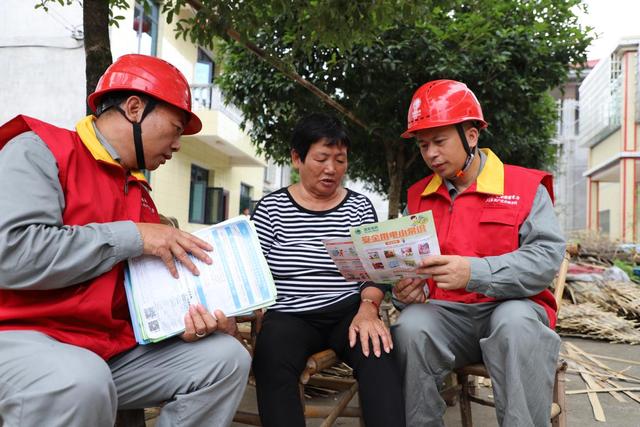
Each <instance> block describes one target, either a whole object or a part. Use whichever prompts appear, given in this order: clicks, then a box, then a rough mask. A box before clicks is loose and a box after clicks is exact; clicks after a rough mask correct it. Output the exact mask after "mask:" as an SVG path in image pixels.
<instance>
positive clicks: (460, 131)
mask: <svg viewBox="0 0 640 427" xmlns="http://www.w3.org/2000/svg"><path fill="white" fill-rule="evenodd" d="M456 130H457V131H458V135H459V136H460V140H461V141H462V146H463V147H464V151H466V152H467V159H466V160H465V161H464V165H463V166H462V169H460V170H458V172H456V174H455V176H454V177H453V178H451V179H452V180H454V179H458V178H461V177H463V176H464V174H465V173H466V172H467V171H468V170H469V168H470V167H471V163H473V159H474V158H475V156H476V150H477V149H478V146H477V145H476V146H475V147H473V150H471V147H469V142H468V141H467V135H465V133H464V127H463V126H462V123H456Z"/></svg>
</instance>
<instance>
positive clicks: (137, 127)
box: [115, 98, 157, 170]
mask: <svg viewBox="0 0 640 427" xmlns="http://www.w3.org/2000/svg"><path fill="white" fill-rule="evenodd" d="M156 104H157V102H156V100H155V99H153V98H149V100H148V101H147V105H146V106H145V107H144V111H143V112H142V117H141V118H140V121H139V122H134V121H133V120H129V118H128V117H127V114H126V113H125V112H124V110H123V109H122V108H120V106H119V105H115V107H116V109H117V110H118V111H120V114H122V115H123V116H124V118H125V119H126V120H127V121H128V122H129V123H131V126H132V127H133V146H134V148H135V150H136V162H137V163H138V170H142V169H146V165H145V162H144V149H143V146H142V121H143V120H144V119H145V117H147V115H148V114H149V113H150V112H151V111H152V110H153V109H154V108H155V106H156Z"/></svg>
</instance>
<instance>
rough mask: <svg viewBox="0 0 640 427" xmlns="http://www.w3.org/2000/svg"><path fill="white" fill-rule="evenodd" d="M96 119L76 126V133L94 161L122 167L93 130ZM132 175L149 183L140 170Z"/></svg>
mask: <svg viewBox="0 0 640 427" xmlns="http://www.w3.org/2000/svg"><path fill="white" fill-rule="evenodd" d="M95 119H96V117H95V116H87V117H85V118H83V119H81V120H80V121H79V122H78V123H77V124H76V131H77V132H78V135H79V136H80V139H81V140H82V143H83V144H84V146H85V147H87V149H88V150H89V152H90V153H91V155H92V156H93V158H94V159H96V160H100V161H103V162H105V163H110V164H112V165H117V166H120V167H122V166H121V165H120V163H118V162H116V161H115V160H114V159H113V157H111V155H110V154H109V152H108V151H107V149H106V148H104V145H102V143H101V142H100V140H99V139H98V137H97V136H96V132H95V129H94V128H93V122H94V120H95ZM131 175H133V176H134V177H136V179H138V180H140V181H145V182H146V181H147V180H146V178H145V177H144V174H143V173H142V172H140V171H139V170H134V171H131Z"/></svg>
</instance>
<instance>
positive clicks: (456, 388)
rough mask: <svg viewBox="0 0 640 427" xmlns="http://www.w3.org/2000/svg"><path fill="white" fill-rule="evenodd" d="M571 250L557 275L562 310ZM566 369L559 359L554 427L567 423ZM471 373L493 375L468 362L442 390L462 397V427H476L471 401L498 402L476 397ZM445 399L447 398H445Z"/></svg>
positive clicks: (552, 405) (557, 301) (556, 289)
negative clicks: (452, 382) (455, 381)
mask: <svg viewBox="0 0 640 427" xmlns="http://www.w3.org/2000/svg"><path fill="white" fill-rule="evenodd" d="M572 253H577V248H574V247H568V248H567V252H566V253H565V256H564V259H563V261H562V264H561V266H560V271H559V272H558V276H557V278H556V285H555V291H554V297H555V300H556V304H557V305H558V311H560V304H561V303H562V293H563V292H564V286H565V281H566V279H567V270H568V269H569V258H570V256H571V254H572ZM566 371H567V362H566V361H564V360H562V359H561V360H559V361H558V366H557V368H556V375H555V379H554V384H553V402H552V404H551V425H552V426H553V427H566V425H567V410H566V399H565V373H566ZM472 376H476V377H483V378H490V377H489V372H488V371H487V368H486V366H485V365H484V364H482V363H476V364H473V365H467V366H464V367H462V368H459V369H456V370H455V377H456V380H457V384H453V385H452V386H450V387H448V388H447V389H445V390H444V392H443V393H444V394H447V395H449V396H451V395H454V396H455V395H456V394H458V395H457V397H458V398H459V399H460V417H461V419H462V426H463V427H472V426H473V420H472V416H471V402H475V403H478V404H480V405H485V406H492V407H495V403H494V402H493V400H490V399H485V398H482V397H479V396H477V394H476V387H475V381H474V380H473V379H472V378H471V377H472ZM454 399H455V397H454ZM445 400H447V398H446V397H445Z"/></svg>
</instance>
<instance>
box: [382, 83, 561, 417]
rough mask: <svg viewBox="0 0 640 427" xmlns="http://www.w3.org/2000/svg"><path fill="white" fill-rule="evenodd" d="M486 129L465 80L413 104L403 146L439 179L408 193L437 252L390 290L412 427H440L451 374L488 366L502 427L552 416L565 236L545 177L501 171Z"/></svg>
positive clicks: (435, 87) (429, 89)
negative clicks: (483, 139)
mask: <svg viewBox="0 0 640 427" xmlns="http://www.w3.org/2000/svg"><path fill="white" fill-rule="evenodd" d="M486 126H487V123H486V122H485V120H484V117H483V114H482V110H481V108H480V104H479V103H478V100H477V99H476V97H475V95H474V94H473V92H471V90H469V89H468V88H467V86H466V85H465V84H463V83H460V82H457V81H452V80H436V81H432V82H429V83H426V84H425V85H423V86H422V87H420V88H419V89H418V90H417V91H416V93H415V94H414V96H413V99H412V101H411V106H410V108H409V114H408V128H407V131H406V132H405V133H404V134H402V137H404V138H415V140H416V142H417V145H418V148H419V150H420V153H421V154H422V158H423V159H424V161H425V163H426V164H427V166H428V167H429V168H430V169H431V170H432V171H433V172H434V173H433V174H432V175H429V176H427V177H426V178H424V179H422V180H420V181H418V182H417V183H415V184H414V185H413V186H411V187H410V188H409V191H408V196H407V210H408V213H409V214H413V213H416V212H422V211H426V210H431V211H432V212H433V216H434V220H435V225H436V231H437V234H438V241H439V244H440V251H441V254H442V255H439V256H429V257H426V258H423V259H422V260H421V261H420V263H419V267H418V268H417V271H418V272H419V273H422V274H428V275H430V276H431V277H430V278H429V279H428V280H427V283H426V284H425V282H424V280H417V279H415V280H412V279H404V280H401V281H400V282H398V283H397V286H395V288H394V291H393V297H394V302H395V303H396V305H397V306H398V307H400V308H401V309H403V310H402V313H401V314H400V317H399V319H398V322H397V323H396V324H395V325H394V327H393V338H394V344H395V348H396V351H397V355H398V358H399V361H400V364H401V367H402V369H403V372H404V385H405V399H406V408H407V425H411V426H442V425H444V424H443V420H442V417H443V415H444V412H445V404H444V401H443V400H442V398H441V397H440V395H439V393H438V389H439V387H440V386H441V384H442V382H443V380H444V378H445V376H446V375H447V374H448V373H449V372H451V370H453V369H455V368H457V367H461V366H464V365H467V364H471V363H478V362H484V363H485V364H486V366H487V369H488V371H489V374H490V375H491V379H492V385H493V394H494V398H495V402H496V414H497V417H498V422H499V423H500V425H501V426H518V427H523V426H542V425H547V424H548V423H549V419H550V408H551V398H552V390H553V378H554V373H555V367H556V362H557V358H558V352H559V348H560V338H559V337H558V335H557V334H556V333H555V332H554V331H553V328H554V326H555V321H556V304H555V301H554V299H553V295H552V294H551V293H550V292H549V291H548V290H547V289H546V288H547V286H548V285H549V283H550V282H551V280H552V279H553V277H554V275H555V273H556V272H557V271H558V269H559V266H560V263H561V261H562V257H563V254H564V249H565V240H564V238H563V236H562V233H561V231H560V228H559V225H558V222H557V219H556V217H555V214H554V211H553V204H552V199H553V190H552V182H551V176H550V175H549V174H548V173H545V172H541V171H537V170H533V169H526V168H521V167H518V166H512V165H505V164H503V163H502V162H501V161H500V159H499V158H498V157H497V156H496V155H495V154H494V153H493V152H491V151H490V150H488V149H482V150H480V149H478V138H479V135H480V131H481V130H482V129H483V128H485V127H486Z"/></svg>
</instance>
